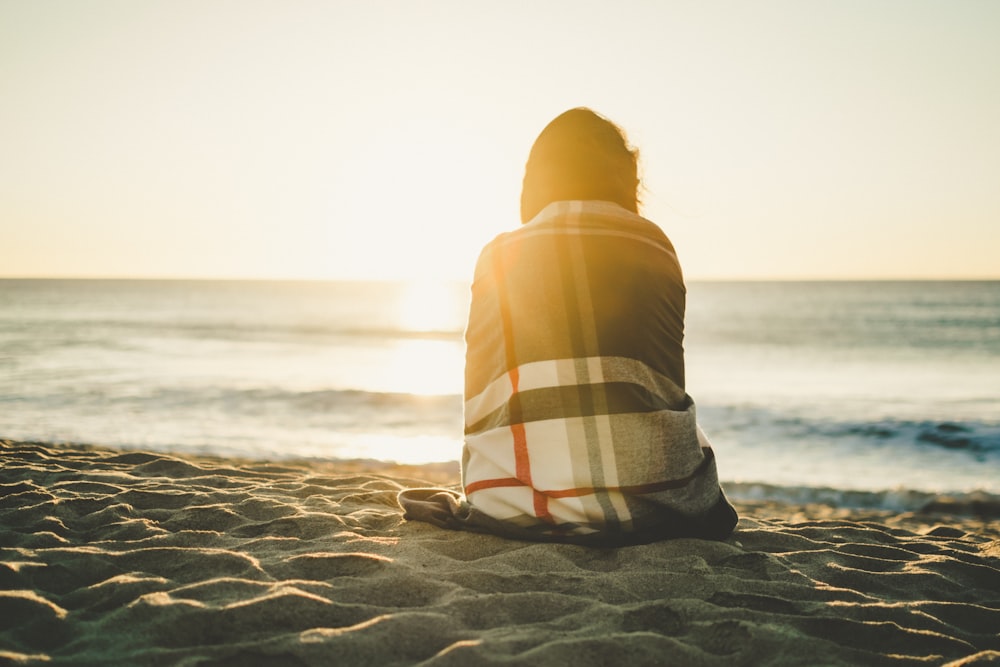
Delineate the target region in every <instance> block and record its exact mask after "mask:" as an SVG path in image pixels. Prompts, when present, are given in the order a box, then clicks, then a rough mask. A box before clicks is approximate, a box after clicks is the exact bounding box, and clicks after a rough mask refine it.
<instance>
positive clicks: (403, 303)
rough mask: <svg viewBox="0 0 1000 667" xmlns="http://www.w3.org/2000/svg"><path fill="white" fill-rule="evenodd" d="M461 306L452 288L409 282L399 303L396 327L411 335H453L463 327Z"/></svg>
mask: <svg viewBox="0 0 1000 667" xmlns="http://www.w3.org/2000/svg"><path fill="white" fill-rule="evenodd" d="M460 309H461V305H460V304H459V303H458V298H457V294H456V290H455V288H454V285H450V284H448V283H445V282H435V281H416V282H409V283H407V284H406V286H405V287H404V289H403V293H402V294H401V295H400V301H399V326H400V328H401V329H402V330H403V331H412V332H425V333H431V332H441V333H445V332H453V331H457V330H460V329H461V327H462V315H461V312H460Z"/></svg>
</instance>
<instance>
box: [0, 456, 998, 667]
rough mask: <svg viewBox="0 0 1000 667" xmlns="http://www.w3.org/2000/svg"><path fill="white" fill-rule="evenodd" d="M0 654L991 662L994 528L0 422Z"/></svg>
mask: <svg viewBox="0 0 1000 667" xmlns="http://www.w3.org/2000/svg"><path fill="white" fill-rule="evenodd" d="M0 455H2V457H3V459H2V461H3V467H2V470H0V664H36V663H37V664H66V665H114V664H122V665H124V664H149V665H159V664H164V665H167V664H184V665H202V664H205V665H208V664H219V665H237V664H254V665H268V664H274V665H327V664H345V665H410V664H426V665H492V664H525V665H528V664H530V665H548V664H552V665H566V664H572V665H574V666H575V667H582V666H584V665H610V664H627V665H659V664H668V663H669V664H684V665H726V666H729V665H800V664H828V665H858V664H873V665H881V664H886V665H908V664H913V665H928V664H934V665H937V664H948V663H952V664H986V663H995V662H997V661H1000V634H998V633H1000V546H998V545H1000V542H997V538H998V537H1000V535H998V534H997V532H996V530H995V529H993V528H991V527H990V526H989V525H980V524H976V523H975V522H974V521H973V520H971V519H958V518H955V517H931V516H923V517H921V516H913V515H907V516H895V517H894V516H889V515H887V514H882V515H875V514H873V513H868V514H867V515H860V514H857V513H854V514H850V513H846V512H838V511H836V510H832V509H829V508H827V509H825V510H823V509H817V508H805V509H803V508H796V509H795V514H793V513H792V512H791V511H790V510H789V509H788V508H787V507H782V506H775V505H765V504H758V505H755V506H750V507H746V506H745V507H741V508H740V509H741V513H743V515H744V516H745V517H746V518H744V519H743V520H742V521H741V523H740V525H739V527H738V529H737V532H736V533H735V534H734V536H733V537H732V539H730V540H729V541H727V542H707V541H701V540H675V541H670V542H661V543H657V544H651V545H644V546H637V547H628V548H621V549H590V548H584V547H575V546H568V545H545V544H530V543H523V542H514V541H509V540H503V539H500V538H495V537H491V536H484V535H474V534H467V533H453V532H448V531H442V530H438V529H436V528H434V527H432V526H429V525H426V524H420V523H407V522H404V521H402V519H401V513H400V511H399V509H398V508H397V506H396V503H395V495H396V493H397V492H398V491H399V490H400V489H402V488H406V487H408V486H416V485H426V483H425V482H421V481H420V480H415V479H409V478H407V477H405V476H404V475H403V471H401V470H396V471H392V474H391V475H386V474H376V473H374V472H365V471H360V472H348V471H347V470H345V469H344V468H343V466H339V468H340V469H339V470H338V466H334V465H333V464H312V463H310V464H296V463H282V464H267V463H261V462H236V461H227V460H221V459H207V458H205V459H203V458H178V457H172V456H166V455H160V454H151V453H145V452H128V453H122V452H116V451H111V450H104V449H98V448H88V447H52V446H43V445H37V444H31V443H11V442H0Z"/></svg>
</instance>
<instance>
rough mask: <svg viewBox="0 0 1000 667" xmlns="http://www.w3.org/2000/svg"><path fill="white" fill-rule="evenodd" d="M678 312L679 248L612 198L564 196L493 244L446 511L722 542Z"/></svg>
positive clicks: (607, 536)
mask: <svg viewBox="0 0 1000 667" xmlns="http://www.w3.org/2000/svg"><path fill="white" fill-rule="evenodd" d="M684 307H685V288H684V281H683V277H682V274H681V269H680V265H679V263H678V261H677V256H676V254H675V252H674V248H673V245H672V244H671V243H670V241H669V239H667V237H666V236H665V235H664V234H663V232H662V231H661V230H660V228H659V227H657V226H656V225H654V224H653V223H652V222H650V221H648V220H646V219H644V218H642V217H640V216H638V215H636V214H634V213H631V212H629V211H626V210H625V209H624V208H622V207H620V206H618V205H616V204H612V203H608V202H598V201H586V202H585V201H562V202H555V203H552V204H550V205H549V206H548V207H546V208H545V209H544V210H542V211H541V212H540V213H539V214H538V215H537V216H536V217H535V218H534V219H533V220H531V221H530V222H529V223H527V224H525V225H523V226H522V227H521V228H519V229H517V230H515V231H512V232H509V233H506V234H502V235H500V236H498V237H497V238H496V239H494V240H493V241H492V242H491V243H490V244H488V245H487V246H486V248H484V250H483V252H482V254H481V255H480V258H479V261H478V263H477V265H476V272H475V279H474V282H473V286H472V304H471V310H470V315H469V324H468V328H467V330H466V344H467V353H466V378H465V398H466V400H465V447H464V450H463V457H462V482H463V485H464V491H465V502H464V503H463V502H461V501H456V500H455V499H453V498H450V499H449V498H445V497H443V496H441V495H438V496H436V497H437V498H438V500H439V501H440V502H441V503H444V504H445V505H447V506H448V507H449V508H450V509H448V510H447V511H448V512H450V513H451V515H455V516H459V519H461V521H464V522H466V523H469V522H471V523H473V524H477V525H478V526H479V528H480V529H484V530H490V531H491V532H506V533H508V534H513V535H515V536H519V537H524V536H530V537H534V538H536V539H560V538H567V541H574V539H575V538H583V540H582V541H587V540H588V539H589V538H588V536H591V537H593V538H595V539H596V540H604V541H608V540H610V541H612V542H613V541H616V540H619V539H620V538H621V539H625V540H626V541H628V539H630V538H629V537H628V536H630V535H631V536H633V537H636V538H640V539H642V536H648V537H651V538H653V539H658V538H660V537H669V536H675V535H697V536H704V537H716V538H723V537H726V536H728V535H729V533H730V532H731V531H732V529H733V527H734V525H735V523H736V513H735V511H734V510H733V509H732V507H731V506H730V505H729V503H728V501H727V500H726V499H725V497H724V495H723V494H722V491H721V489H720V487H719V481H718V476H717V472H716V465H715V458H714V455H713V453H712V449H711V447H710V446H709V444H708V442H707V440H706V439H705V438H704V435H703V434H702V433H701V432H700V430H699V428H698V425H697V419H696V413H695V406H694V402H693V400H692V399H691V397H690V396H688V395H687V393H686V391H685V389H684V354H683V336H684ZM402 500H403V499H402V498H401V503H402ZM404 508H405V504H404ZM449 521H452V519H451V518H449ZM461 521H460V523H461ZM445 523H448V522H445ZM450 527H455V525H450ZM578 541H579V540H578Z"/></svg>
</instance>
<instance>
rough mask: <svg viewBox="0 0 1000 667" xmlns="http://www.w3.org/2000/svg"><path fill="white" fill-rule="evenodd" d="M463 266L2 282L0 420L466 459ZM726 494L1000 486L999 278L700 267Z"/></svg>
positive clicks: (71, 436)
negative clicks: (425, 273)
mask: <svg viewBox="0 0 1000 667" xmlns="http://www.w3.org/2000/svg"><path fill="white" fill-rule="evenodd" d="M467 308H468V285H466V284H460V283H454V284H452V283H430V282H428V283H405V284H402V283H359V282H264V281H259V282H258V281H183V280H178V281H147V280H0V437H2V438H7V439H14V440H31V441H39V442H49V443H60V442H71V443H92V444H101V445H107V446H112V447H117V448H123V449H134V448H142V449H150V450H156V451H164V452H175V453H194V454H211V455H220V456H233V457H249V458H264V459H282V458H307V459H324V460H329V459H374V460H376V461H396V462H400V463H410V464H422V463H431V462H440V461H457V460H458V458H459V457H460V453H461V443H462V397H461V393H462V385H463V375H462V373H463V370H462V368H463V363H464V347H463V338H462V334H463V328H464V324H465V316H466V312H467ZM686 355H687V356H686V361H687V378H688V386H687V389H688V392H689V393H690V394H691V395H692V396H693V397H694V399H695V402H696V404H697V406H698V414H699V421H700V423H701V424H702V426H703V428H704V430H705V431H706V433H707V434H708V436H709V438H710V439H711V440H712V442H713V445H714V447H715V449H716V453H717V457H718V464H719V472H720V476H721V478H722V481H723V485H724V486H725V487H726V490H727V492H728V493H730V495H733V496H734V497H736V498H740V497H742V498H748V499H752V498H764V499H767V498H773V499H779V500H781V499H784V500H795V501H801V502H806V501H809V500H824V501H830V502H834V503H839V504H850V505H853V506H866V507H867V506H870V507H881V508H892V509H900V510H905V509H914V508H916V507H919V506H921V505H922V504H926V502H928V500H929V499H935V498H941V497H942V496H945V495H950V496H951V497H955V498H959V499H963V498H964V499H966V500H972V501H977V502H978V501H986V502H992V503H996V502H997V499H998V498H1000V282H997V281H983V282H964V281H956V282H923V281H918V282H892V281H886V282H881V281H879V282H690V283H689V284H688V315H687V335H686Z"/></svg>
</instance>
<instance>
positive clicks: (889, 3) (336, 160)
mask: <svg viewBox="0 0 1000 667" xmlns="http://www.w3.org/2000/svg"><path fill="white" fill-rule="evenodd" d="M998 35H1000V2H995V1H993V0H982V1H973V0H948V1H945V0H936V1H933V2H930V1H926V0H863V1H862V0H858V1H855V0H829V1H813V0H787V1H780V0H765V1H756V2H754V1H749V0H748V1H743V0H740V1H734V2H719V1H712V0H707V1H692V2H681V1H670V0H662V1H652V0H651V1H648V2H642V1H637V0H623V1H616V2H610V1H606V2H587V1H585V0H576V1H567V2H563V1H558V2H557V1H549V0H503V1H499V0H488V1H487V0H483V1H476V0H455V1H450V0H421V1H419V2H414V1H412V0H391V1H390V0H356V1H347V0H326V1H322V2H320V1H315V2H314V1H309V0H293V1H287V2H286V1H277V0H275V1H273V2H260V1H257V0H237V1H233V2H224V1H221V0H164V1H160V0H144V1H136V0H114V1H112V0H88V1H87V2H79V1H77V0H61V1H57V0H0V276H7V277H43V276H51V277H136V278H142V277H149V278H153V277H155V278H265V279H355V278H356V279H413V280H421V279H468V278H469V277H470V276H471V272H472V268H473V266H474V263H475V259H476V256H477V255H478V252H479V249H480V248H481V247H482V245H483V244H485V243H486V242H488V241H489V240H490V239H491V238H493V237H494V236H495V235H496V234H498V233H500V232H502V231H505V230H508V229H513V228H515V227H516V226H518V224H519V222H520V220H519V215H518V211H519V209H518V198H519V193H520V184H521V178H522V176H523V169H524V162H525V160H526V158H527V154H528V150H529V149H530V147H531V143H532V142H533V141H534V139H535V137H536V136H537V135H538V132H539V131H540V130H541V129H542V128H543V127H544V126H545V124H546V123H548V121H549V120H551V119H552V118H554V117H555V116H556V115H558V114H559V113H561V112H562V111H564V110H566V109H568V108H572V107H575V106H588V107H591V108H592V109H594V110H596V111H598V112H600V113H602V114H604V115H606V116H608V117H609V118H611V119H612V120H613V121H615V122H616V123H618V124H619V125H620V126H621V127H622V128H623V129H624V130H625V132H626V133H627V135H628V138H629V140H630V141H631V142H632V143H633V145H635V146H636V147H637V148H638V149H639V151H640V156H641V160H642V176H643V182H644V190H643V193H642V199H643V208H642V213H643V214H644V215H645V216H646V217H648V218H649V219H651V220H653V221H654V222H656V223H657V224H658V225H659V226H660V227H661V228H663V230H664V231H665V232H666V233H667V235H668V236H669V237H670V238H671V240H672V241H673V242H674V245H675V246H676V248H677V250H678V253H679V256H680V259H681V263H682V265H683V267H684V271H685V275H686V277H687V278H688V279H872V278H876V279H882V278H887V279H909V278H935V279H937V278H942V279H953V278H954V279H964V278H997V277H1000V122H998V119H1000V39H998V38H997V36H998Z"/></svg>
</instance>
